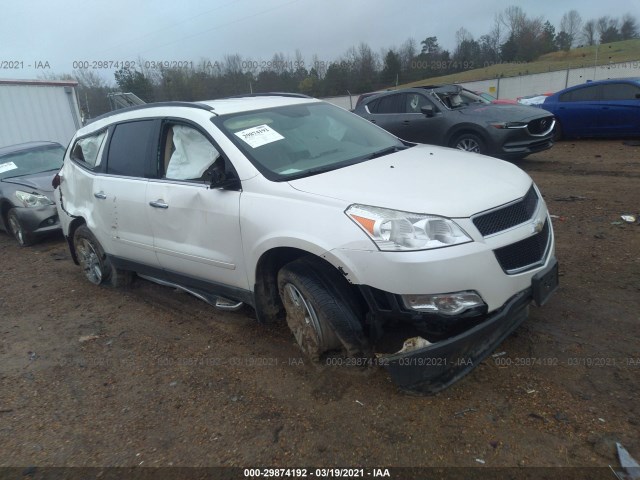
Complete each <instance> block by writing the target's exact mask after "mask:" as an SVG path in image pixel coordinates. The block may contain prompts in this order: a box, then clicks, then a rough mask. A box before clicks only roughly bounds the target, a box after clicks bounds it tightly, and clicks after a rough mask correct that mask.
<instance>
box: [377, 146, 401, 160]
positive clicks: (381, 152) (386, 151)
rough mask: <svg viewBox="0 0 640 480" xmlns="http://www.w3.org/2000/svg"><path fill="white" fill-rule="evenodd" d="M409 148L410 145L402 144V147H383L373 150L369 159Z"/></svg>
mask: <svg viewBox="0 0 640 480" xmlns="http://www.w3.org/2000/svg"><path fill="white" fill-rule="evenodd" d="M407 148H409V147H406V146H402V147H398V146H394V147H388V148H383V149H382V150H378V151H377V152H373V153H372V154H371V155H369V156H368V157H367V160H373V159H374V158H378V157H384V156H385V155H389V154H391V153H396V152H399V151H401V150H406V149H407Z"/></svg>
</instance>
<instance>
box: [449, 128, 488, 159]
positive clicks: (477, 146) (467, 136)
mask: <svg viewBox="0 0 640 480" xmlns="http://www.w3.org/2000/svg"><path fill="white" fill-rule="evenodd" d="M451 146H452V147H453V148H457V149H458V150H464V151H465V152H474V153H482V154H484V153H485V152H486V149H485V145H484V141H483V140H482V139H481V138H480V137H479V136H478V135H475V134H473V133H463V134H462V135H458V136H457V137H456V138H455V139H454V140H453V141H452V142H451Z"/></svg>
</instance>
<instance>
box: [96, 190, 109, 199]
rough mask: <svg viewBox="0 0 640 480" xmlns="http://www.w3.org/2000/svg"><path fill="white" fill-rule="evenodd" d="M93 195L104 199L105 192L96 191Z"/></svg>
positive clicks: (105, 196)
mask: <svg viewBox="0 0 640 480" xmlns="http://www.w3.org/2000/svg"><path fill="white" fill-rule="evenodd" d="M93 196H94V197H96V198H99V199H100V200H104V199H105V198H107V194H106V193H104V192H96V193H94V194H93Z"/></svg>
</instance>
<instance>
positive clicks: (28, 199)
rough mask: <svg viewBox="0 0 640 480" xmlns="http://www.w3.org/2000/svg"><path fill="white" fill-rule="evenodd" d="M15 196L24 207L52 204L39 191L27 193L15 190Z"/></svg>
mask: <svg viewBox="0 0 640 480" xmlns="http://www.w3.org/2000/svg"><path fill="white" fill-rule="evenodd" d="M16 197H18V200H20V201H21V202H22V205H24V206H25V207H46V206H47V205H53V204H54V203H53V202H52V201H51V200H49V199H48V198H47V197H46V196H44V195H40V194H39V193H27V192H23V191H21V190H17V191H16Z"/></svg>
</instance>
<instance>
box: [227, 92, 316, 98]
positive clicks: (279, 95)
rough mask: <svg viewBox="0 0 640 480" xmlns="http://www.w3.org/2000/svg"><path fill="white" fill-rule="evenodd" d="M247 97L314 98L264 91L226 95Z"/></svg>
mask: <svg viewBox="0 0 640 480" xmlns="http://www.w3.org/2000/svg"><path fill="white" fill-rule="evenodd" d="M246 97H293V98H313V97H310V96H309V95H304V94H302V93H291V92H263V93H245V94H241V95H232V96H230V97H224V99H228V98H246Z"/></svg>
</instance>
